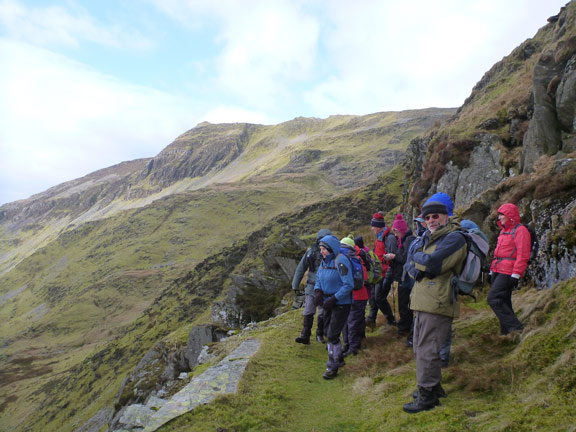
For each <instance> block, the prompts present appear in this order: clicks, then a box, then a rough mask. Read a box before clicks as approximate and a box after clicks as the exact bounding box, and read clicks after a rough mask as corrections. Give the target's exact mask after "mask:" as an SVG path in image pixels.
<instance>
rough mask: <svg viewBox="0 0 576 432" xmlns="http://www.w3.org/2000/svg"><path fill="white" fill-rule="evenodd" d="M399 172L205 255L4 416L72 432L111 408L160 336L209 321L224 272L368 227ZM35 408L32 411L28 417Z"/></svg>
mask: <svg viewBox="0 0 576 432" xmlns="http://www.w3.org/2000/svg"><path fill="white" fill-rule="evenodd" d="M400 173H401V171H400V170H398V169H396V170H394V171H393V172H391V173H389V174H387V175H386V176H384V177H382V178H381V179H380V180H379V181H377V182H375V183H374V184H372V185H370V186H368V187H365V188H363V189H361V190H359V191H356V192H354V193H352V194H349V195H346V196H343V197H341V198H338V199H335V200H330V201H326V202H321V203H317V204H313V205H311V206H309V207H307V208H305V209H302V210H297V211H295V212H293V213H287V214H284V215H281V216H279V217H276V218H275V219H273V220H272V221H271V222H269V223H268V224H267V225H266V226H264V228H262V229H261V230H260V231H258V232H255V233H253V234H251V235H250V236H249V237H247V238H245V239H240V240H238V241H237V242H236V243H235V244H234V245H233V246H232V247H230V248H228V249H226V250H224V251H222V252H221V253H216V254H215V255H213V256H210V257H208V258H206V259H205V260H204V261H202V262H201V263H200V264H198V265H197V267H196V269H195V271H193V272H190V273H188V274H187V275H186V276H185V277H183V278H180V279H176V280H175V281H174V282H172V283H170V284H169V285H168V286H167V287H166V289H165V290H164V291H163V292H162V294H161V295H160V296H159V297H158V298H157V299H156V300H155V301H154V303H153V304H152V305H151V306H150V307H149V308H148V309H147V310H146V311H145V313H144V314H143V315H142V316H141V317H140V318H138V319H137V320H136V321H134V322H133V323H132V324H130V325H129V326H127V327H126V328H124V329H122V334H121V335H120V336H119V337H118V338H117V339H116V340H114V341H113V342H111V343H108V344H106V345H105V346H104V347H98V350H97V352H96V353H95V354H93V355H91V356H89V357H87V358H85V359H84V360H83V361H82V362H81V363H77V364H75V365H72V366H71V367H70V368H69V370H67V371H66V373H63V374H61V375H57V376H49V378H50V379H46V380H44V381H42V382H41V383H40V384H42V386H41V387H40V388H38V386H36V387H35V388H34V390H36V391H35V392H31V391H29V392H28V395H30V397H27V398H25V399H24V400H21V401H18V402H19V403H14V404H10V405H9V406H7V407H6V408H5V410H4V412H3V413H2V415H3V419H6V418H8V419H10V420H11V424H13V425H14V426H18V425H19V429H18V430H27V431H28V430H35V431H50V430H58V431H71V430H75V429H76V428H77V427H78V426H79V425H81V424H83V423H84V422H85V421H86V420H88V419H89V418H90V417H91V416H92V415H94V414H95V413H96V412H97V411H98V410H99V409H101V408H104V407H110V406H113V404H114V402H115V398H116V396H117V393H118V390H119V386H120V383H121V381H122V379H123V377H124V376H126V374H127V373H128V372H130V371H131V370H132V368H133V367H134V366H135V365H136V364H137V363H138V361H139V360H140V359H141V358H142V356H143V355H144V353H145V352H146V351H147V350H148V349H150V348H151V347H152V346H154V345H155V344H156V343H157V342H158V341H161V340H164V343H166V344H185V343H186V340H187V330H188V329H189V328H190V327H191V326H192V325H195V324H200V323H206V322H210V317H209V316H208V315H207V314H206V311H207V310H208V307H209V306H210V305H211V304H212V302H213V301H214V300H216V299H217V298H218V297H219V296H220V295H221V293H222V292H223V290H225V288H226V285H227V283H228V282H227V275H228V274H242V275H249V274H250V272H251V271H252V270H254V268H256V269H260V268H262V267H263V265H264V264H263V261H262V259H263V257H262V254H263V252H264V251H266V250H267V249H268V248H270V246H272V245H273V244H275V243H278V242H282V240H283V239H284V238H286V237H289V236H292V235H295V236H300V237H308V236H309V235H310V234H312V233H316V232H317V230H318V228H319V227H322V226H326V225H328V226H329V227H330V228H331V229H332V230H333V231H334V232H335V233H338V235H341V236H343V235H346V234H348V229H349V228H350V227H362V228H363V229H364V230H365V231H367V230H368V227H367V223H366V221H369V220H370V216H371V213H372V212H373V211H374V207H373V206H372V204H371V203H379V208H383V209H385V210H388V209H392V208H394V207H395V206H397V205H398V202H399V198H398V197H399V196H400V195H401V182H402V177H401V175H400ZM380 206H381V207H380ZM365 231H358V232H359V233H360V232H364V233H365ZM297 253H298V255H300V254H301V253H302V251H301V250H299V251H297ZM285 289H286V290H289V287H285ZM32 407H34V411H33V412H31V414H30V418H26V417H25V413H30V411H31V410H32ZM5 421H7V420H5Z"/></svg>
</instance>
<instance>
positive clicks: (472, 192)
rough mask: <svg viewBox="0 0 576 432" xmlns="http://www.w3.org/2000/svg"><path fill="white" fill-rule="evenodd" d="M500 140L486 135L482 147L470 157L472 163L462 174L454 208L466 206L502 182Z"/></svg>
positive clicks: (494, 136) (477, 148) (459, 178)
mask: <svg viewBox="0 0 576 432" xmlns="http://www.w3.org/2000/svg"><path fill="white" fill-rule="evenodd" d="M500 142H501V141H500V139H499V138H498V137H497V136H496V135H486V136H484V137H483V139H482V145H480V146H477V147H476V148H475V149H474V150H473V151H472V154H471V155H470V163H469V166H468V167H467V168H464V169H463V170H462V171H461V172H460V176H459V177H458V184H457V186H456V193H455V194H454V195H453V196H454V207H461V206H464V205H466V204H468V203H470V202H471V201H473V200H474V198H476V197H477V196H479V195H480V194H482V193H483V192H484V191H485V190H488V189H490V188H492V187H494V186H495V185H497V184H498V183H500V181H502V179H503V178H504V175H503V173H502V168H501V166H500V163H499V160H500V150H499V149H498V147H497V145H496V144H497V143H500Z"/></svg>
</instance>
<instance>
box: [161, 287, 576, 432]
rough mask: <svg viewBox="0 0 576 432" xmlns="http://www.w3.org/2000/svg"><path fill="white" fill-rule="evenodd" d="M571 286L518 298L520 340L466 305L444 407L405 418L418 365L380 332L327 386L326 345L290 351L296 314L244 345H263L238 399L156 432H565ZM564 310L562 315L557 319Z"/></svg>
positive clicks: (572, 338) (572, 344)
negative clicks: (521, 327)
mask: <svg viewBox="0 0 576 432" xmlns="http://www.w3.org/2000/svg"><path fill="white" fill-rule="evenodd" d="M575 303H576V281H574V280H571V281H569V282H566V283H563V284H560V285H558V286H556V287H555V288H554V289H553V290H547V291H540V292H537V291H536V290H534V289H532V290H529V291H523V292H517V293H516V294H515V295H514V304H515V305H516V308H517V309H518V310H519V311H520V316H521V318H522V320H523V321H524V322H526V323H527V327H526V331H525V333H524V335H523V336H522V339H521V340H520V339H512V338H509V337H500V336H497V334H498V331H499V330H498V324H497V320H496V318H495V316H494V314H493V313H492V312H491V310H490V308H489V306H488V305H487V304H486V301H485V294H484V295H481V296H480V299H479V302H478V303H472V304H470V303H469V304H467V306H466V307H464V313H463V316H462V317H461V318H460V319H459V320H457V321H456V322H455V325H454V329H455V330H454V342H453V348H452V359H453V360H452V365H451V366H450V367H449V368H448V369H445V370H444V372H443V374H444V387H445V388H446V390H447V392H448V395H449V396H448V398H447V399H442V406H441V407H438V408H436V409H435V410H432V411H429V412H424V413H420V414H418V415H410V414H406V413H404V412H403V411H402V405H403V404H404V403H406V402H408V401H410V400H411V393H412V390H413V389H414V387H415V364H414V361H413V359H412V353H411V350H410V349H408V348H406V347H405V346H404V343H403V342H404V341H403V339H399V338H398V337H397V336H396V334H395V332H394V331H393V330H391V329H389V328H387V327H385V326H383V325H382V326H381V327H378V328H377V329H376V330H375V331H374V332H372V333H368V335H367V340H366V343H365V349H364V350H362V351H361V353H360V354H359V355H358V356H357V357H354V358H352V359H347V363H348V364H347V365H346V366H345V367H343V368H342V369H341V374H340V376H339V377H338V378H337V379H335V380H334V381H326V380H323V379H322V377H321V375H322V372H323V370H324V364H325V362H326V358H327V355H326V350H325V348H324V346H323V345H320V344H312V345H310V346H303V345H298V344H296V343H294V342H293V341H294V337H295V335H297V334H298V333H299V330H300V328H301V327H300V326H301V311H290V312H287V313H285V314H284V315H282V316H280V317H278V318H274V319H271V320H269V321H268V322H265V323H261V325H260V326H259V327H260V328H259V329H257V330H255V331H252V332H250V333H249V334H245V335H244V336H243V337H258V338H259V339H260V340H262V342H263V345H262V348H261V349H260V351H259V352H258V353H257V354H256V356H255V357H254V359H253V360H252V361H251V362H250V364H249V366H248V368H247V371H246V373H245V376H244V377H243V380H242V382H241V386H240V390H239V392H238V394H236V395H233V396H227V397H224V398H221V399H219V400H218V401H216V402H214V403H212V404H209V405H206V406H203V407H200V408H198V409H196V410H195V411H193V412H192V413H189V414H187V415H185V416H183V417H180V418H178V419H176V420H174V421H172V422H171V423H170V424H168V425H166V426H165V427H163V428H162V429H161V430H162V431H166V432H184V431H188V430H194V431H198V432H203V431H206V432H207V431H215V430H221V431H229V432H232V431H234V432H244V431H263V430H266V431H270V432H272V431H323V432H326V431H351V432H352V431H376V430H413V431H419V430H427V431H460V430H472V431H503V430H506V431H527V430H547V431H568V430H574V420H576V418H575V416H576V414H575V413H574V404H575V403H576V391H575V390H574V389H575V387H576V367H575V354H574V353H575V349H576V328H575V327H574V322H575V321H576V307H575V306H576V304H575ZM558 311H562V312H561V313H557V312H558Z"/></svg>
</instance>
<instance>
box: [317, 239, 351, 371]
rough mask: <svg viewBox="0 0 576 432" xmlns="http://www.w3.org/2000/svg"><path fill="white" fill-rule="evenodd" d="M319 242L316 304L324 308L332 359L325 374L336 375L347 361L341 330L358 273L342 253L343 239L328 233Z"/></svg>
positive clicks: (325, 332)
mask: <svg viewBox="0 0 576 432" xmlns="http://www.w3.org/2000/svg"><path fill="white" fill-rule="evenodd" d="M319 245H320V254H321V255H322V264H320V268H319V269H318V272H317V273H316V285H315V286H314V296H315V298H316V304H317V305H318V306H322V307H323V308H324V334H325V335H326V338H327V342H328V343H327V349H328V362H327V363H326V371H325V372H324V375H323V376H322V377H323V378H324V379H334V378H336V376H337V375H338V368H339V367H340V366H341V365H343V364H344V356H343V349H342V343H341V342H340V333H342V329H343V328H344V325H345V324H346V321H347V319H348V313H349V312H350V307H351V306H352V291H353V289H354V277H353V275H352V263H351V262H350V260H349V259H348V258H347V257H345V256H344V255H340V240H338V239H337V238H336V237H335V236H333V235H328V236H325V237H323V238H322V240H320V243H319ZM339 255H340V256H339Z"/></svg>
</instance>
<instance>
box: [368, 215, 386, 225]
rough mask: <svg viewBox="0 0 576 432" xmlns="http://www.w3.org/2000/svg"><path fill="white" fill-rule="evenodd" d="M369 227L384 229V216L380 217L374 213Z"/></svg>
mask: <svg viewBox="0 0 576 432" xmlns="http://www.w3.org/2000/svg"><path fill="white" fill-rule="evenodd" d="M370 225H371V226H373V227H378V228H385V227H386V222H384V216H382V215H381V214H380V213H374V214H373V215H372V220H371V221H370Z"/></svg>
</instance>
